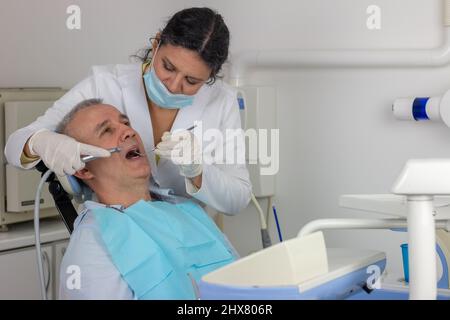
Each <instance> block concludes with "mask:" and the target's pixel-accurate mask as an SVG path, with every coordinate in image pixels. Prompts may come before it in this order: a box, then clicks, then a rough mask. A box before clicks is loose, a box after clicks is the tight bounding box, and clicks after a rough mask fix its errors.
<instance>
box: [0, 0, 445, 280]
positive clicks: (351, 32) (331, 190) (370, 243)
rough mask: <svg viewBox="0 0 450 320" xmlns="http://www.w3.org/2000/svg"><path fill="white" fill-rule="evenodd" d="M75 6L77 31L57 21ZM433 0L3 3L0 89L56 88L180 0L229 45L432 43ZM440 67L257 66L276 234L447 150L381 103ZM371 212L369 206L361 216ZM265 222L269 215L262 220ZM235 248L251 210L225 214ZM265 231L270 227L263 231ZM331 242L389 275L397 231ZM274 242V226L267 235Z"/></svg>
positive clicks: (428, 129) (251, 240)
mask: <svg viewBox="0 0 450 320" xmlns="http://www.w3.org/2000/svg"><path fill="white" fill-rule="evenodd" d="M70 4H78V5H80V7H81V9H82V29H81V30H80V31H69V30H67V29H66V28H65V19H66V14H65V9H66V7H67V6H68V5H70ZM370 4H376V5H379V6H380V7H381V9H382V29H381V30H379V31H369V30H367V28H366V17H367V15H366V8H367V6H369V5H370ZM440 4H441V1H440V0H396V1H389V0H371V1H368V0H338V1H330V0H310V1H308V0H280V1H269V0H227V1H223V0H222V1H218V0H209V1H181V0H178V1H161V0H154V1H149V0H147V1H146V0H132V1H124V0H123V1H118V0H115V1H111V0H94V1H92V0H90V1H88V0H83V1H75V0H74V1H67V0H64V1H62V0H40V1H26V0H3V2H2V10H1V11H0V17H1V19H0V39H2V42H1V46H0V54H1V56H0V87H15V86H62V87H65V88H69V87H70V86H72V85H74V84H75V83H76V82H77V81H79V80H80V79H82V78H84V77H85V76H86V74H87V72H88V69H89V66H90V65H92V64H104V63H116V62H120V63H122V62H126V61H128V56H129V55H130V54H132V53H134V52H135V51H136V50H137V49H139V48H141V47H143V46H144V45H145V44H146V40H147V38H148V37H149V36H151V35H152V34H153V33H154V32H155V31H156V30H157V29H158V28H159V27H161V26H162V25H163V22H164V21H165V20H166V19H167V17H168V16H169V15H170V14H171V13H173V12H175V11H176V10H178V9H181V8H183V7H188V6H194V5H195V6H196V5H207V6H211V7H213V8H216V9H218V10H219V11H220V12H221V13H222V15H223V16H224V17H225V20H226V22H227V23H228V25H229V27H230V30H231V33H232V44H231V49H232V52H237V51H242V50H248V49H267V50H270V49H282V48H305V49H307V48H432V47H436V46H438V45H440V43H441V41H442V28H441V23H440V21H441V18H442V11H441V5H440ZM449 74H450V68H449V67H445V68H435V69H426V68H423V69H376V68H373V69H333V70H329V69H299V70H257V71H255V72H253V73H252V74H251V77H250V80H251V82H252V83H254V84H258V83H260V84H272V85H274V86H276V87H277V89H278V123H279V127H280V138H281V144H280V172H279V174H278V177H277V196H276V199H275V203H276V205H277V208H278V213H279V216H280V219H281V227H282V230H283V232H284V236H285V238H290V237H293V236H294V235H295V234H296V233H297V231H298V230H299V229H300V227H301V226H302V225H303V224H305V223H306V222H308V221H310V220H313V219H316V218H324V217H350V216H360V215H366V214H365V213H358V212H356V211H351V210H344V209H340V208H338V206H337V204H338V197H339V195H340V194H346V193H386V192H389V189H390V187H391V184H392V182H393V181H394V179H395V177H396V176H397V174H398V173H399V171H400V169H401V168H402V165H403V164H404V162H405V161H406V160H407V159H408V158H412V157H447V156H450V148H448V146H450V131H449V129H448V128H445V127H444V126H443V125H440V124H432V123H419V124H418V123H406V122H397V121H395V120H394V119H393V118H392V116H391V112H390V108H391V103H392V101H393V100H394V99H395V98H396V97H400V96H416V95H418V96H420V95H422V96H427V95H434V94H439V93H441V92H444V91H445V90H446V89H447V88H450V76H449ZM371 216H373V215H371ZM271 224H272V226H273V221H271ZM225 225H226V232H227V234H228V235H229V237H230V239H231V240H232V242H233V243H234V244H235V245H236V246H237V248H238V249H239V251H240V252H241V254H247V253H249V252H251V251H254V250H257V249H258V248H260V240H259V231H258V220H257V215H256V212H255V210H254V209H253V208H249V209H247V210H246V211H244V212H242V213H241V214H240V215H239V216H237V217H232V218H229V217H227V218H226V219H225ZM272 231H274V230H272ZM326 234H327V241H328V242H329V243H331V244H333V245H336V246H337V245H349V246H358V247H370V248H374V249H379V250H385V251H387V252H388V258H389V264H390V268H391V270H392V271H393V272H395V273H398V274H400V272H401V271H400V270H401V269H400V266H401V258H400V248H399V244H400V243H401V242H404V241H405V240H406V236H405V235H404V234H401V233H393V232H388V231H383V232H375V231H373V232H357V231H352V232H327V233H326ZM275 239H276V236H275V233H273V240H275Z"/></svg>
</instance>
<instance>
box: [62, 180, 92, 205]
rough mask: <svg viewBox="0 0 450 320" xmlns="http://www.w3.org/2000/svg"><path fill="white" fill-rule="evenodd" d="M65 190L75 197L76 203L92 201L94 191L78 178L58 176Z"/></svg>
mask: <svg viewBox="0 0 450 320" xmlns="http://www.w3.org/2000/svg"><path fill="white" fill-rule="evenodd" d="M57 177H58V180H59V182H60V183H61V185H62V187H63V188H64V190H65V191H66V192H67V193H68V194H70V195H72V196H73V198H74V199H75V201H76V202H78V203H83V202H84V201H86V200H91V199H92V194H93V191H92V190H91V188H89V187H88V186H87V185H86V184H84V183H83V182H81V181H79V180H78V179H77V178H76V177H74V176H70V175H64V176H58V175H57Z"/></svg>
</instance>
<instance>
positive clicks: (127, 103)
mask: <svg viewBox="0 0 450 320" xmlns="http://www.w3.org/2000/svg"><path fill="white" fill-rule="evenodd" d="M90 98H101V99H103V102H104V103H105V104H111V105H113V106H115V107H117V108H118V109H119V110H120V111H121V112H123V113H124V114H126V115H127V116H128V117H129V119H130V122H131V125H132V127H133V128H134V129H135V130H136V131H137V132H138V133H139V134H140V136H141V138H142V141H143V143H144V146H145V149H146V152H147V155H148V158H149V161H150V165H151V168H152V178H151V187H150V189H151V190H152V191H155V190H158V189H159V190H163V189H165V190H167V189H169V190H170V192H172V193H173V194H175V195H179V196H186V197H193V198H194V199H197V200H199V201H200V202H202V203H204V204H207V205H209V206H210V207H212V208H214V209H216V210H218V211H220V212H223V213H227V214H235V213H238V212H239V211H241V210H242V209H243V208H245V207H246V206H247V205H248V203H249V201H250V195H251V183H250V180H249V174H248V171H247V168H246V166H245V164H232V165H230V164H209V165H208V164H204V165H203V177H202V187H201V188H200V189H199V190H198V189H197V188H196V187H195V186H194V185H192V184H191V182H190V181H189V180H188V179H185V178H184V177H183V176H181V175H180V174H179V170H178V168H177V167H176V166H175V165H174V164H173V163H172V162H171V161H170V160H166V159H161V160H160V161H159V164H158V166H157V165H156V159H155V155H154V153H153V152H152V151H151V150H152V149H153V148H154V141H153V129H152V123H151V121H150V113H149V110H148V107H147V101H146V94H145V88H144V84H143V81H142V69H141V64H139V63H136V64H124V65H108V66H94V67H93V68H92V74H91V75H90V76H89V77H88V78H87V79H85V80H83V81H81V82H80V83H78V84H77V85H76V86H75V87H73V88H72V89H71V90H70V91H69V92H67V93H66V94H65V95H64V96H63V97H61V98H60V99H59V100H57V101H56V102H55V103H54V105H53V106H52V107H51V108H49V109H48V110H47V112H46V113H45V114H44V115H43V116H41V117H39V118H38V119H36V121H34V122H33V123H31V124H30V125H28V126H27V127H25V128H22V129H19V130H17V131H16V132H14V133H13V134H12V135H11V136H10V137H9V139H8V141H7V143H6V147H5V155H6V158H7V160H8V162H9V163H11V164H13V165H15V166H17V167H21V168H24V167H23V166H22V165H21V163H20V156H21V153H22V150H23V147H24V145H25V143H26V141H27V140H28V138H29V137H30V136H31V135H32V134H33V133H34V132H36V131H37V130H39V129H41V128H48V129H50V130H54V129H55V128H56V126H57V125H58V124H59V122H60V121H61V120H62V118H63V117H64V116H65V115H66V114H67V113H68V112H69V111H70V110H71V109H72V108H73V107H74V106H75V105H76V104H77V103H79V102H80V101H82V100H84V99H90ZM194 121H202V125H203V131H204V130H206V129H210V128H215V129H219V130H220V131H222V133H223V134H224V137H225V133H226V129H237V128H241V122H240V115H239V107H238V104H237V98H236V92H235V91H234V90H233V89H232V88H231V87H229V86H228V85H227V84H225V83H223V82H222V81H220V80H218V81H217V82H216V83H215V84H214V85H211V86H209V85H206V84H205V85H203V86H202V87H201V88H200V90H199V92H198V93H197V95H196V96H195V99H194V102H193V104H192V105H191V106H188V107H185V108H182V109H180V110H179V112H178V114H177V117H176V119H175V121H174V123H173V126H172V129H171V130H172V131H173V130H176V129H186V128H189V127H191V126H192V125H193V124H194ZM241 138H242V139H244V138H243V136H242V137H241ZM223 143H224V144H226V143H227V141H226V139H224V142H223ZM207 145H208V143H203V148H205V147H206V146H207ZM224 150H226V148H225V147H224ZM235 152H236V154H238V153H241V152H245V150H243V148H242V147H239V145H237V146H236V147H235ZM34 165H35V164H32V165H30V166H28V167H31V166H34ZM28 167H27V168H28Z"/></svg>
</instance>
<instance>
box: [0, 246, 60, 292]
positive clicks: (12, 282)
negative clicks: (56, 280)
mask: <svg viewBox="0 0 450 320" xmlns="http://www.w3.org/2000/svg"><path fill="white" fill-rule="evenodd" d="M42 256H43V257H42V263H43V265H44V266H43V267H44V277H45V279H44V280H45V283H46V287H47V298H48V299H52V298H53V285H54V284H53V275H52V269H53V268H52V260H53V254H52V247H51V246H50V245H44V246H42ZM0 299H42V297H41V290H40V284H39V278H38V271H37V265H36V249H35V248H34V247H32V248H26V249H21V250H14V251H8V252H5V253H0Z"/></svg>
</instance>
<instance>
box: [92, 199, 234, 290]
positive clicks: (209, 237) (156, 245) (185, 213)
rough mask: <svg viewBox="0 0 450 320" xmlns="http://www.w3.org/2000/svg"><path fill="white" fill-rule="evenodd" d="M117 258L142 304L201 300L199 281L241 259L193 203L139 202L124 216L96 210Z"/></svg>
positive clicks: (107, 243) (107, 209) (106, 209)
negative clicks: (197, 293)
mask: <svg viewBox="0 0 450 320" xmlns="http://www.w3.org/2000/svg"><path fill="white" fill-rule="evenodd" d="M93 215H94V217H95V220H96V222H97V223H98V225H99V228H100V232H101V237H102V240H103V242H104V244H105V246H106V248H107V250H108V252H109V254H110V255H111V259H112V261H113V263H114V265H115V266H116V268H117V269H118V270H119V272H120V274H121V275H122V277H123V279H124V280H125V281H126V282H127V283H128V285H129V286H130V288H131V289H132V290H133V292H134V294H135V296H136V297H137V298H138V299H195V298H196V293H195V289H194V285H193V280H195V281H199V280H200V278H201V277H202V276H203V275H205V274H207V273H209V272H211V271H213V270H215V269H217V268H220V267H222V266H224V265H226V264H229V263H231V262H233V261H234V260H235V256H234V255H233V249H232V248H231V247H230V246H229V244H228V241H227V240H226V238H225V237H224V235H223V234H222V232H221V231H220V230H219V229H218V228H217V226H216V225H215V224H214V222H213V221H212V220H211V219H210V218H209V217H208V216H207V214H206V213H205V212H204V211H203V209H202V208H201V207H200V206H198V205H197V204H195V203H193V202H190V201H188V202H183V203H179V204H170V203H167V202H162V201H154V202H146V201H144V200H141V201H138V202H136V203H135V204H133V205H132V206H130V207H128V208H127V209H125V210H123V211H122V212H121V211H119V210H117V209H114V208H111V207H103V208H96V209H94V210H93Z"/></svg>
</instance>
